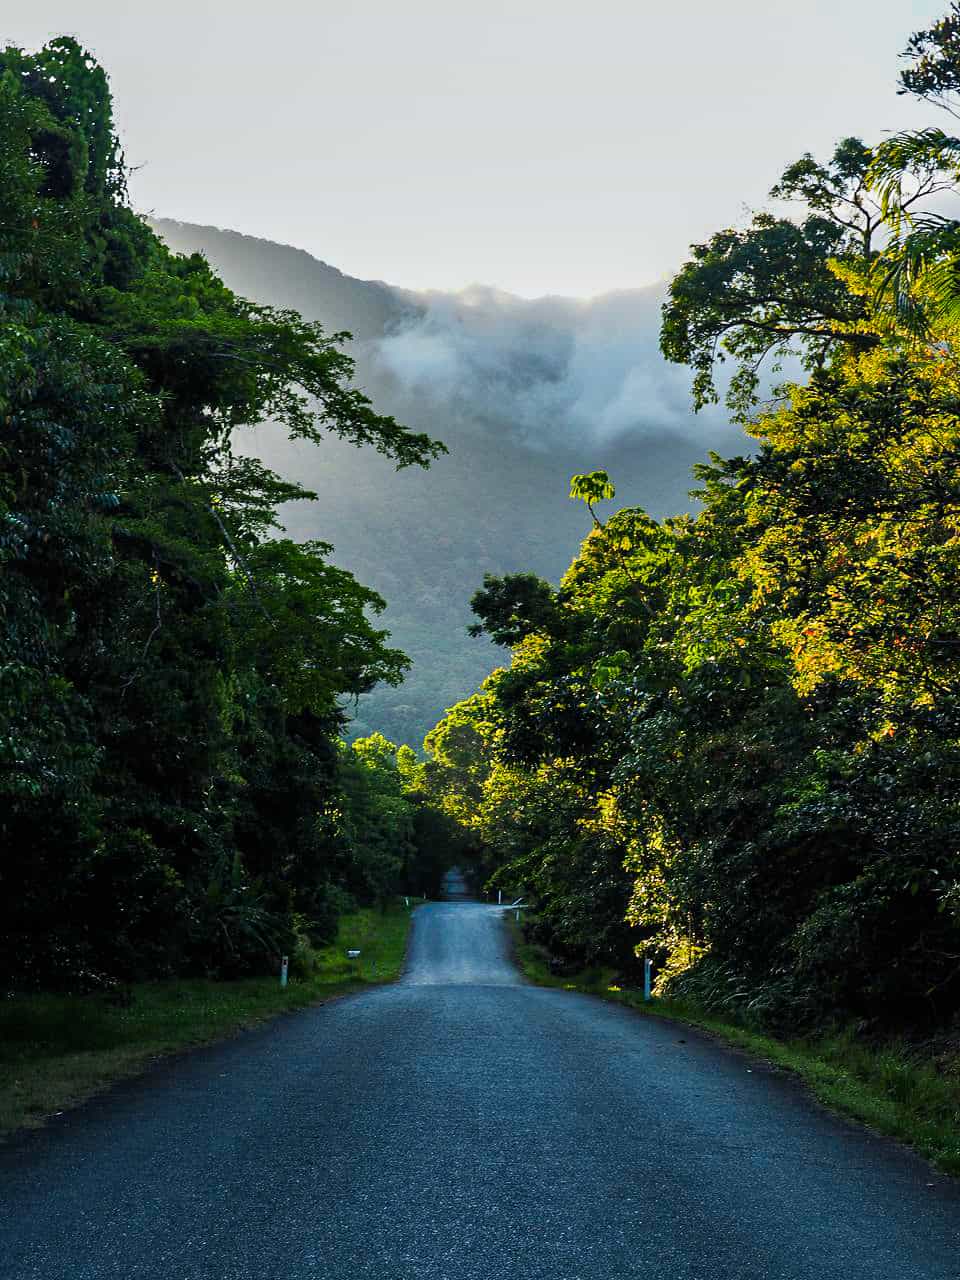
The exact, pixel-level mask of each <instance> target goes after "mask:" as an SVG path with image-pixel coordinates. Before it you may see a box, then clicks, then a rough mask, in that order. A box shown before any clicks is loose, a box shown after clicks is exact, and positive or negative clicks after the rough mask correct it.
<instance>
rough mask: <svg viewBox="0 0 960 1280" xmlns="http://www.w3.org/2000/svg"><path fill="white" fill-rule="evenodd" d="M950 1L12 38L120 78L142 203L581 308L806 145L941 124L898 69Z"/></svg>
mask: <svg viewBox="0 0 960 1280" xmlns="http://www.w3.org/2000/svg"><path fill="white" fill-rule="evenodd" d="M938 12H939V6H938V5H937V4H936V3H932V2H929V3H928V2H927V0H875V2H873V3H871V2H870V0H848V2H847V3H846V4H844V5H842V6H837V5H836V4H832V3H830V4H828V3H827V0H810V3H808V4H805V5H804V6H802V8H801V9H799V10H798V9H797V8H796V7H795V6H792V5H791V4H790V3H787V0H767V2H765V3H762V4H761V3H760V0H733V2H732V3H731V4H729V5H726V6H723V7H722V8H718V7H717V6H715V5H712V4H710V3H708V0H692V2H690V3H688V4H687V5H685V6H683V7H682V8H680V7H674V8H672V9H670V10H669V11H664V10H663V9H661V8H660V7H659V6H657V7H654V6H653V5H650V4H640V5H637V4H635V3H627V0H599V2H598V3H597V4H596V5H594V6H592V7H591V9H590V10H589V12H587V11H585V10H584V8H583V6H581V5H579V4H573V3H571V2H567V0H550V2H549V3H548V0H525V2H524V3H520V4H509V5H508V4H506V3H503V2H502V0H500V2H497V0H489V2H488V3H485V4H484V5H482V6H481V5H480V4H478V3H476V0H465V2H464V3H460V4H456V5H450V4H449V3H444V2H443V0H411V2H410V3H409V4H408V5H405V6H403V7H402V9H400V8H398V7H396V6H394V5H392V4H390V3H389V2H388V0H371V2H370V3H369V4H367V5H364V6H362V7H359V6H334V5H332V4H329V3H320V4H319V5H309V6H308V5H306V4H304V3H300V2H299V0H277V3H275V4H273V5H271V6H270V7H269V9H264V8H263V7H261V6H259V5H255V4H253V3H251V2H250V0H238V2H237V3H236V4H232V5H231V6H230V7H229V8H227V7H226V6H224V5H223V4H217V3H212V2H211V0H206V2H204V0H191V2H190V3H189V4H188V3H187V0H169V3H168V4H167V5H166V6H165V7H164V10H163V14H162V17H161V16H158V15H155V16H154V18H153V25H152V26H151V27H150V28H149V29H148V30H145V27H144V22H143V18H142V13H141V12H140V11H139V9H138V8H137V7H136V6H134V7H131V6H128V5H125V4H121V3H119V0H88V2H87V3H85V4H84V5H83V11H82V13H78V10H77V7H76V5H75V4H72V3H67V0H48V2H47V3H46V4H44V6H43V7H42V12H40V11H35V12H32V13H29V14H28V13H26V12H24V13H21V14H18V15H16V16H13V15H12V14H10V13H7V14H6V15H5V16H4V17H3V18H0V38H2V39H3V41H4V42H5V43H6V42H13V43H16V44H20V45H23V46H25V47H35V46H38V45H40V44H42V43H43V42H45V41H46V40H48V39H49V38H51V37H52V36H54V35H57V34H63V33H67V34H75V35H77V37H78V38H79V39H80V40H81V41H82V42H83V43H84V44H85V45H86V46H87V47H88V48H89V49H90V50H91V51H92V52H93V53H94V55H95V56H96V57H97V58H98V59H99V60H100V61H101V62H102V64H103V65H104V66H105V67H106V68H107V70H108V72H109V75H110V77H111V83H112V87H113V91H114V98H115V102H116V108H117V118H118V124H119V128H120V131H121V137H122V141H123V144H124V147H125V149H126V153H127V158H128V161H129V163H130V165H131V167H132V170H133V172H132V173H131V179H130V191H131V198H132V200H133V203H134V205H135V206H136V207H137V208H139V209H140V210H142V211H143V212H144V213H148V214H153V215H155V216H162V217H168V218H174V219H178V220H181V221H184V222H190V223H195V224H205V225H211V226H216V227H221V228H230V229H233V230H237V231H240V232H242V233H244V234H248V235H252V236H256V237H259V238H262V239H266V240H270V241H273V242H279V243H285V244H289V245H293V246H297V247H300V248H303V249H305V250H307V251H308V252H310V253H311V254H313V255H314V256H316V257H318V258H319V259H321V260H322V261H325V262H329V263H333V264H335V265H336V266H337V267H339V268H340V269H341V270H342V271H344V272H347V273H348V274H350V275H353V276H356V277H358V278H360V279H374V280H376V279H379V280H385V281H388V282H389V283H391V284H392V285H395V286H398V287H401V288H408V289H416V290H421V291H422V290H430V289H436V290H448V291H458V290H462V289H464V288H466V287H469V286H470V285H471V284H477V283H479V284H482V285H485V286H491V287H493V288H496V289H502V290H505V291H507V292H509V293H511V294H514V295H516V296H519V297H525V298H531V297H534V298H535V297H541V296H548V297H549V296H561V297H580V298H582V297H595V296H597V295H602V294H606V293H609V292H611V291H615V290H622V289H631V288H641V287H644V286H646V285H650V284H655V283H656V282H658V281H660V280H663V279H664V278H666V277H668V276H669V275H671V274H672V273H673V272H674V271H676V270H677V268H678V267H679V266H680V265H681V263H682V262H683V260H684V259H685V257H686V255H687V250H688V246H689V245H690V243H692V242H697V241H699V240H702V239H705V238H707V237H708V236H709V235H710V234H711V233H712V232H713V231H714V230H716V229H718V228H719V227H723V226H730V225H735V224H737V223H742V222H743V221H744V220H745V218H746V217H747V212H748V210H749V209H750V208H757V207H762V206H764V205H765V203H766V193H767V191H768V190H769V188H770V186H771V185H772V184H773V182H774V181H775V180H776V178H777V177H778V176H779V174H780V172H781V171H782V169H783V167H784V166H785V165H786V164H787V163H789V162H790V161H792V160H794V159H795V158H796V157H797V156H798V155H800V154H802V153H803V152H804V151H807V150H810V151H812V152H814V153H815V154H819V155H824V154H826V153H828V152H829V150H830V149H831V148H832V146H833V144H834V143H835V142H836V141H837V139H838V137H841V136H844V135H849V134H860V135H863V136H864V137H865V138H866V139H867V140H874V139H876V138H877V137H878V136H882V134H883V133H884V132H890V131H896V130H899V129H901V128H906V127H910V126H919V125H922V124H924V123H930V121H931V115H935V114H936V113H932V112H931V110H930V109H928V108H926V107H924V106H922V105H921V104H918V103H916V102H914V101H912V100H910V99H906V98H903V97H898V95H897V92H896V77H897V71H898V66H899V62H898V53H899V52H900V51H901V50H902V49H903V47H904V45H905V42H906V40H907V37H908V36H909V34H910V33H911V32H912V31H913V30H916V29H917V28H918V27H920V26H922V25H923V24H924V23H926V22H928V21H929V20H931V19H932V18H934V17H935V16H937V14H938ZM171 90H174V91H173V92H171Z"/></svg>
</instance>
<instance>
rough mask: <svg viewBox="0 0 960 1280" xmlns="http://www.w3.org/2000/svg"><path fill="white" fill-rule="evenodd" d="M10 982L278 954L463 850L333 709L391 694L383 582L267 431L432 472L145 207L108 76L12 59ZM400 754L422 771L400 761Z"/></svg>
mask: <svg viewBox="0 0 960 1280" xmlns="http://www.w3.org/2000/svg"><path fill="white" fill-rule="evenodd" d="M0 209H2V215H0V419H2V423H3V430H2V435H0V974H2V976H3V981H4V983H5V985H6V987H8V988H13V989H18V988H20V989H22V988H24V987H38V986H39V987H46V988H50V989H57V988H63V989H70V990H77V989H81V990H82V989H95V988H98V987H104V986H110V985H111V984H115V983H116V982H118V981H123V982H129V981H134V980H137V979H144V978H154V977H162V976H167V975H174V974H199V975H201V976H203V975H215V976H232V975H236V974H241V973H247V972H257V971H261V972H262V971H264V970H265V969H267V968H269V969H270V970H271V971H272V970H273V967H274V965H275V962H276V957H277V955H278V954H279V953H280V952H288V953H290V954H292V955H293V956H294V957H296V956H297V954H298V953H299V951H300V949H302V948H304V947H309V946H310V944H311V942H317V943H320V942H323V941H325V940H329V939H330V938H332V937H333V936H334V935H335V932H336V924H337V917H338V914H339V913H340V912H341V911H343V910H345V909H351V908H352V907H353V906H354V905H364V904H373V903H377V902H380V901H382V900H384V899H386V898H388V897H389V896H390V895H392V894H395V893H397V892H402V891H405V890H409V891H414V890H415V891H416V892H418V893H419V892H423V891H429V889H430V887H431V885H433V884H434V882H435V880H436V877H437V875H438V874H439V871H440V870H441V869H442V865H445V863H444V859H446V861H447V862H449V860H450V856H451V854H450V850H449V848H448V843H447V842H448V841H449V840H453V842H454V845H456V843H457V841H458V840H459V839H460V837H459V835H458V833H457V830H456V828H455V826H454V824H453V822H452V820H450V819H448V818H446V817H444V816H443V815H442V814H439V813H426V812H425V809H424V804H423V802H422V798H420V797H418V795H417V793H416V790H415V780H411V779H410V770H411V768H412V766H413V761H412V753H409V752H408V753H407V757H404V756H403V754H401V755H400V756H399V757H398V754H397V752H396V750H395V749H394V748H393V747H392V746H391V745H390V744H388V743H386V741H385V740H384V739H382V738H380V737H378V736H374V737H371V738H368V739H365V740H362V741H359V742H356V743H354V744H353V745H352V746H349V747H348V746H345V745H344V744H343V743H342V742H341V741H340V730H341V728H342V725H343V723H344V713H343V710H342V705H343V702H344V700H345V699H347V698H349V697H355V696H357V695H359V694H361V693H363V692H364V691H366V690H369V689H371V688H372V687H373V686H374V685H375V684H376V683H377V682H378V681H384V682H386V683H388V684H398V683H399V682H400V680H401V679H402V676H403V672H404V670H405V667H406V665H407V660H406V658H405V656H404V655H403V654H402V653H401V652H399V651H398V650H396V649H393V648H390V647H389V645H388V642H387V641H388V637H387V634H386V632H385V631H383V630H379V629H377V627H376V625H375V624H374V622H372V621H371V617H375V616H376V614H377V613H378V612H379V611H381V610H382V608H383V601H382V600H381V599H380V598H379V597H378V596H377V594H376V593H374V592H373V591H371V590H369V589H367V588H366V587H364V586H363V585H361V584H360V583H359V582H357V581H356V580H355V579H354V578H353V577H352V576H351V575H350V574H349V573H347V572H344V571H342V570H340V569H338V568H337V567H336V566H335V565H334V564H332V563H331V562H330V560H329V558H328V553H329V551H330V548H329V546H327V545H326V544H324V543H320V542H312V543H302V544H298V543H295V542H293V541H291V540H289V539H286V538H284V537H282V536H276V535H277V534H278V532H280V531H279V530H278V529H277V527H276V520H275V512H276V508H277V505H278V504H279V503H281V502H290V501H292V500H302V501H309V500H310V499H311V496H312V495H311V494H310V493H308V492H306V491H305V490H303V489H301V488H299V487H298V486H297V485H296V484H294V483H290V482H288V481H286V480H283V479H281V478H280V477H279V476H277V475H276V474H273V473H272V472H271V471H269V470H268V469H266V468H265V467H264V466H263V465H261V464H260V463H259V462H258V461H256V460H255V459H253V458H250V457H247V456H243V455H241V454H238V453H237V452H235V451H234V449H233V447H232V443H231V442H232V440H233V439H235V438H236V435H237V433H238V432H240V431H242V430H243V429H244V428H246V427H254V426H256V425H257V424H259V423H261V422H263V421H265V420H267V419H269V420H272V421H273V422H275V423H279V424H281V425H282V427H283V429H284V430H285V431H286V432H287V433H288V434H289V435H290V436H291V437H293V438H298V439H306V440H309V441H319V440H320V438H321V435H323V434H332V435H334V436H336V437H339V438H341V439H342V440H345V441H348V442H350V443H352V444H354V445H358V446H365V447H366V448H368V449H373V450H376V451H378V452H380V453H382V454H384V455H386V456H387V457H388V458H390V459H391V460H392V461H393V462H394V463H395V464H396V466H397V467H398V468H400V467H406V466H426V465H428V464H429V462H430V461H431V459H433V458H434V457H436V456H437V455H438V454H439V453H440V452H441V451H442V448H443V446H442V445H440V444H438V443H436V442H435V441H433V440H431V439H429V438H428V437H427V436H425V435H422V434H415V433H413V432H411V431H408V430H406V429H405V428H404V427H402V426H400V425H399V424H398V423H397V422H396V421H394V419H393V418H391V417H388V416H383V415H380V414H378V413H377V412H376V411H375V410H374V408H373V407H372V405H371V404H370V402H369V401H368V399H367V398H366V397H365V396H364V395H363V394H361V393H360V392H359V391H358V390H356V389H354V388H353V387H352V385H351V374H352V363H351V361H350V359H349V358H348V357H347V356H346V355H345V354H344V353H343V351H342V349H341V345H340V342H339V336H340V335H337V336H334V337H328V336H327V335H326V334H325V333H324V332H323V330H322V329H321V327H320V326H319V325H317V324H313V323H308V322H305V321H304V320H302V319H301V318H300V316H299V315H297V314H296V313H294V312H291V311H280V310H275V309H271V308H269V307H264V306H258V305H254V304H252V303H250V302H247V301H245V300H244V299H243V298H240V297H237V296H235V295H234V294H233V293H232V292H231V291H230V290H229V289H228V288H226V287H225V286H224V284H223V283H222V282H221V280H220V279H218V278H217V276H216V275H215V274H214V273H213V272H212V271H211V269H210V268H209V267H208V265H207V264H206V262H205V261H204V259H203V258H201V257H199V256H179V255H175V254H173V253H171V252H170V251H169V250H168V249H167V248H166V247H165V246H164V245H163V244H162V242H161V241H160V240H159V239H158V238H157V236H156V235H155V234H154V233H153V231H151V230H150V228H149V227H148V226H147V225H146V223H145V222H144V221H142V220H141V219H140V218H139V217H137V216H135V215H134V213H133V212H132V211H131V209H130V208H129V205H128V201H127V197H126V190H125V171H124V162H123V157H122V155H121V152H120V149H119V146H118V142H117V139H116V136H115V131H114V126H113V122H112V116H111V101H110V94H109V90H108V85H107V80H106V77H105V74H104V72H103V70H102V69H101V68H100V67H99V66H98V65H97V64H96V63H95V62H94V60H93V59H92V58H90V57H89V56H88V55H87V54H86V53H85V52H84V50H83V49H82V48H81V47H80V46H79V45H78V44H77V43H76V42H75V41H74V40H72V39H57V40H54V41H53V42H52V43H50V44H49V45H48V46H47V47H46V48H44V49H42V50H41V51H40V52H39V53H36V54H27V53H24V52H23V51H20V50H18V49H16V48H8V49H6V50H4V51H3V52H2V54H0ZM404 765H406V766H407V773H406V777H407V781H405V777H404V773H403V767H404Z"/></svg>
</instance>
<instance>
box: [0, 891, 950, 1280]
mask: <svg viewBox="0 0 960 1280" xmlns="http://www.w3.org/2000/svg"><path fill="white" fill-rule="evenodd" d="M931 1184H932V1185H931ZM0 1276H2V1277H3V1280H8V1278H9V1280H28V1278H29V1280H34V1278H36V1280H106V1278H107V1277H109V1280H140V1278H143V1280H146V1278H149V1280H306V1278H307V1277H310V1278H311V1280H633V1278H637V1280H640V1278H641V1277H642V1278H643V1280H958V1276H960V1188H958V1186H957V1184H955V1183H953V1182H951V1181H949V1180H948V1179H945V1178H942V1177H940V1176H938V1175H936V1174H933V1173H932V1172H931V1171H930V1170H929V1168H928V1167H927V1166H926V1165H925V1164H924V1162H923V1161H921V1160H919V1159H918V1158H916V1157H914V1156H912V1155H910V1154H909V1153H907V1152H905V1151H902V1150H900V1149H899V1148H898V1147H897V1146H895V1145H894V1144H893V1143H890V1142H888V1141H886V1140H884V1139H882V1138H879V1137H876V1136H874V1135H872V1134H870V1133H868V1132H866V1131H865V1130H862V1129H859V1128H856V1127H854V1126H853V1125H849V1124H846V1123H844V1122H842V1121H840V1120H836V1119H834V1118H832V1117H830V1116H829V1115H827V1114H826V1113H824V1112H823V1111H821V1110H820V1109H819V1108H818V1107H817V1106H816V1105H815V1104H814V1103H813V1102H812V1101H810V1100H809V1099H808V1097H807V1096H806V1094H805V1093H804V1092H803V1090H802V1089H801V1088H800V1087H798V1086H797V1085H796V1084H795V1083H794V1082H793V1081H791V1080H790V1079H788V1078H785V1077H782V1076H780V1075H778V1074H776V1073H775V1072H773V1071H772V1070H768V1069H766V1068H764V1067H762V1066H759V1065H757V1064H755V1063H752V1062H749V1061H747V1060H746V1059H744V1058H742V1057H739V1056H738V1055H736V1054H734V1053H732V1052H728V1051H726V1050H724V1049H722V1048H719V1047H718V1046H716V1045H715V1044H713V1043H711V1042H710V1041H709V1040H707V1039H705V1038H703V1037H701V1036H698V1035H697V1034H696V1033H695V1032H692V1031H689V1030H687V1029H685V1028H682V1027H679V1026H675V1025H671V1024H669V1023H666V1022H661V1021H658V1020H654V1019H645V1018H642V1017H639V1016H637V1015H636V1014H632V1013H631V1012H629V1010H626V1009H623V1008H620V1007H616V1006H613V1005H607V1004H603V1003H602V1002H600V1001H596V1000H591V999H590V998H588V997H586V996H578V995H572V994H569V993H566V992H563V991H552V990H541V989H537V988H534V987H530V986H526V985H524V984H523V983H522V982H521V980H520V979H519V978H518V976H517V973H516V971H515V970H514V969H513V968H512V966H511V965H510V963H509V960H508V958H507V955H506V951H505V943H504V931H503V927H502V920H501V916H500V913H499V912H498V911H497V909H496V908H494V907H487V906H481V905H479V904H474V903H469V902H451V903H444V904H435V905H429V906H426V907H423V908H422V909H421V910H420V911H418V912H417V914H416V916H415V928H414V935H413V941H412V950H411V957H410V963H409V966H408V969H407V973H406V976H405V977H404V979H403V980H402V981H401V982H400V983H398V984H397V985H395V986H391V987H381V988H378V989H375V990H372V991H370V992H368V993H364V994H362V995H358V996H353V997H350V998H347V999H343V1000H339V1001H335V1002H333V1003H331V1004H329V1005H326V1006H324V1007H321V1008H318V1009H314V1010H309V1011H306V1012H303V1013H299V1014H296V1015H292V1016H289V1017H285V1018H283V1019H281V1020H280V1021H278V1022H276V1023H274V1024H272V1025H271V1026H268V1027H265V1028H262V1029H260V1030H258V1031H254V1032H251V1033H248V1034H245V1035H243V1036H240V1037H238V1038H237V1039H234V1040H231V1041H229V1042H228V1043H226V1044H223V1045H220V1046H218V1047H216V1048H212V1049H205V1050H201V1051H199V1052H196V1053H192V1054H189V1055H186V1056H184V1057H181V1058H178V1059H176V1060H171V1061H169V1062H166V1063H164V1064H161V1065H160V1066H158V1067H157V1068H155V1069H154V1070H152V1071H151V1072H150V1073H149V1075H147V1076H146V1077H144V1078H143V1079H141V1080H138V1081H134V1082H129V1083H126V1084H123V1085H121V1086H119V1087H118V1088H116V1089H115V1090H114V1091H113V1092H112V1093H110V1094H109V1095H107V1096H105V1097H102V1098H99V1099H95V1100H94V1101H92V1102H90V1103H88V1104H87V1105H86V1106H84V1107H83V1108H81V1109H80V1110H78V1111H74V1112H70V1113H68V1114H66V1115H64V1116H63V1117H61V1118H59V1119H57V1120H56V1121H54V1122H53V1123H52V1124H51V1125H50V1127H49V1128H47V1129H46V1130H43V1131H41V1132H39V1133H30V1134H25V1135H23V1136H22V1137H19V1138H17V1139H15V1140H14V1141H12V1142H10V1143H7V1144H6V1145H4V1146H0Z"/></svg>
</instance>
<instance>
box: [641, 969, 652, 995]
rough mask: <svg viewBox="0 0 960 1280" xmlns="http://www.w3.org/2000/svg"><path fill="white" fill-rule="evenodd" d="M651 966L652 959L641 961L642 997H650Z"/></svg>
mask: <svg viewBox="0 0 960 1280" xmlns="http://www.w3.org/2000/svg"><path fill="white" fill-rule="evenodd" d="M652 968H653V961H652V960H644V962H643V998H644V1000H649V999H650V970H651V969H652Z"/></svg>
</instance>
